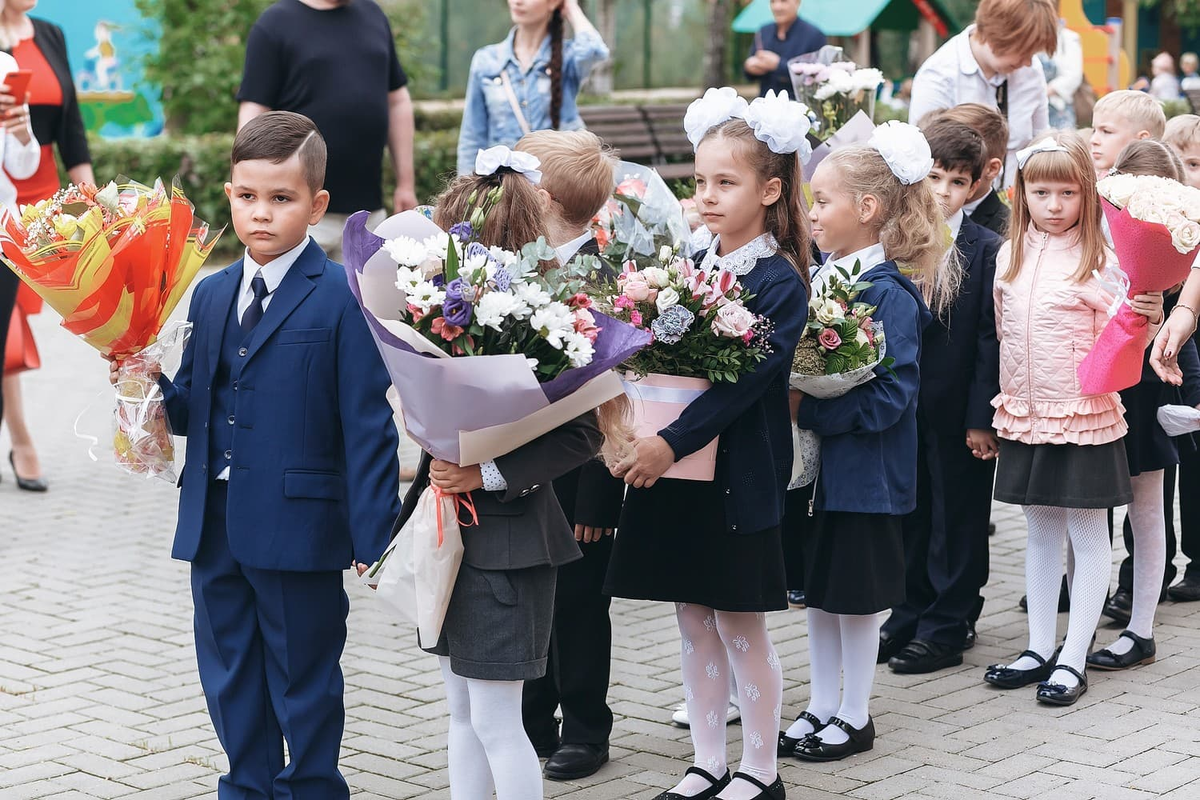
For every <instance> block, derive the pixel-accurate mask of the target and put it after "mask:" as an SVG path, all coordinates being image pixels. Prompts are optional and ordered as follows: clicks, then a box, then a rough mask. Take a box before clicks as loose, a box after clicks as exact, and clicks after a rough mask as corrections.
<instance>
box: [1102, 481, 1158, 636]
mask: <svg viewBox="0 0 1200 800" xmlns="http://www.w3.org/2000/svg"><path fill="white" fill-rule="evenodd" d="M1131 480H1132V481H1133V502H1132V503H1130V504H1129V508H1128V510H1127V511H1126V513H1127V514H1129V524H1130V526H1131V527H1132V528H1133V614H1132V615H1131V616H1130V619H1129V630H1131V631H1132V632H1134V633H1136V634H1137V635H1138V636H1142V637H1144V638H1150V637H1152V636H1153V635H1154V612H1155V610H1156V609H1157V608H1158V598H1159V597H1160V596H1161V594H1162V584H1163V575H1164V572H1165V570H1166V568H1167V523H1166V516H1165V509H1164V508H1163V471H1162V470H1161V469H1160V470H1155V471H1154V472H1143V473H1142V474H1141V475H1136V476H1134V477H1133V478H1132V479H1131ZM1132 647H1133V641H1132V640H1130V639H1128V638H1126V637H1121V638H1119V639H1117V641H1116V642H1114V643H1113V644H1110V645H1109V646H1108V649H1109V650H1110V651H1111V652H1113V653H1116V654H1117V655H1121V654H1122V653H1127V652H1129V650H1130V648H1132Z"/></svg>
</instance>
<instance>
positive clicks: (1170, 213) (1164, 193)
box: [1096, 174, 1200, 253]
mask: <svg viewBox="0 0 1200 800" xmlns="http://www.w3.org/2000/svg"><path fill="white" fill-rule="evenodd" d="M1096 188H1097V189H1099V190H1100V195H1101V196H1102V197H1103V198H1104V199H1105V200H1107V201H1108V202H1109V203H1111V204H1112V205H1113V206H1115V207H1116V208H1117V209H1124V210H1126V211H1128V212H1129V216H1130V217H1132V218H1133V219H1135V220H1140V221H1142V222H1150V223H1156V224H1159V225H1163V226H1165V227H1166V229H1167V231H1168V232H1169V233H1170V234H1171V244H1172V246H1174V248H1175V249H1176V250H1177V251H1179V252H1180V253H1190V252H1192V251H1193V250H1195V249H1196V245H1198V244H1200V189H1193V188H1192V187H1190V186H1185V185H1183V184H1182V183H1179V182H1178V181H1173V180H1171V179H1170V178H1159V177H1157V176H1154V175H1121V174H1116V175H1110V176H1108V177H1107V178H1102V179H1101V180H1100V181H1099V183H1098V184H1097V185H1096ZM1109 224H1110V226H1111V221H1110V223H1109Z"/></svg>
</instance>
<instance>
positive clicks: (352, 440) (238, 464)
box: [159, 240, 400, 572]
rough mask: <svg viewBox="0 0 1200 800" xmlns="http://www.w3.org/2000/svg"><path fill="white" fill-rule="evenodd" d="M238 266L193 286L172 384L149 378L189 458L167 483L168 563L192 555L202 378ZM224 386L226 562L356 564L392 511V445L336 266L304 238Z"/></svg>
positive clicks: (202, 427)
mask: <svg viewBox="0 0 1200 800" xmlns="http://www.w3.org/2000/svg"><path fill="white" fill-rule="evenodd" d="M241 285H242V262H241V261H240V260H239V261H238V262H237V263H235V264H233V265H231V266H229V267H227V268H226V269H224V270H222V271H221V272H218V273H216V274H215V275H210V276H209V277H207V278H205V279H204V280H202V281H201V282H200V283H199V284H198V285H197V286H196V289H195V292H194V293H193V294H192V302H191V307H190V308H189V310H188V319H189V320H191V322H192V325H193V326H194V327H193V330H192V336H191V339H190V340H189V341H188V343H187V346H186V347H185V348H184V351H183V362H182V364H181V365H180V368H179V371H178V372H177V373H176V375H175V378H174V380H168V379H167V378H166V376H163V377H162V378H160V380H159V383H160V385H161V387H162V389H163V395H164V398H165V400H166V407H167V414H168V416H169V418H170V421H171V425H172V428H173V429H174V430H175V432H176V433H177V434H180V435H184V436H187V438H188V443H189V445H190V447H189V448H188V457H187V460H186V463H185V465H184V468H183V474H182V476H181V478H180V486H181V489H182V491H181V493H180V496H179V523H178V526H177V528H176V530H175V545H174V548H173V550H172V552H171V555H172V557H174V558H179V559H183V560H185V561H191V560H192V559H194V558H195V556H196V553H197V550H198V549H199V546H200V536H201V531H202V528H203V524H204V508H205V498H206V495H207V493H208V489H209V486H210V485H211V484H212V481H213V479H214V478H215V476H214V475H211V474H210V473H211V471H212V470H211V469H210V468H209V465H208V463H207V459H208V424H209V417H210V414H211V407H212V396H213V386H212V380H213V375H214V373H215V371H216V367H217V357H218V354H219V352H220V348H221V337H222V336H223V334H224V329H225V324H226V320H227V319H228V314H229V310H230V307H231V306H232V305H233V304H234V303H236V302H237V295H238V292H239V291H240V290H241ZM231 379H232V380H234V381H235V387H236V391H235V392H234V393H233V395H234V398H235V400H234V404H235V405H234V408H235V411H234V417H235V419H236V420H237V426H236V428H235V430H234V435H233V448H232V449H233V458H232V461H231V462H230V468H231V476H230V477H231V480H230V482H229V499H228V510H227V526H228V536H229V549H230V551H231V552H232V553H233V557H234V558H235V559H236V560H237V561H238V563H240V564H243V565H245V566H249V567H255V568H258V569H274V570H285V571H298V572H312V571H327V570H342V569H346V568H348V567H349V566H350V562H351V561H352V560H354V561H360V562H363V563H367V564H370V563H372V562H373V561H375V560H376V559H377V558H378V557H379V555H380V554H381V553H382V552H383V549H384V548H385V547H386V546H387V543H388V531H389V530H391V525H392V521H393V520H394V519H395V518H396V515H397V514H399V512H400V502H399V488H400V487H399V464H398V462H397V456H396V452H397V448H398V447H399V439H398V436H397V433H396V427H395V425H394V424H393V422H392V409H391V406H390V405H389V404H388V401H387V397H386V394H387V389H388V386H389V383H390V382H389V379H388V374H387V371H386V369H385V368H384V366H383V361H382V359H381V358H380V356H379V350H378V349H377V348H376V345H375V342H374V340H373V339H372V338H371V333H370V331H369V330H368V329H367V323H366V320H365V319H364V318H363V315H362V311H361V310H360V309H359V307H358V303H357V302H356V301H355V299H354V296H353V295H352V294H351V293H350V288H349V286H347V284H346V274H345V272H344V271H343V269H342V267H341V266H340V265H339V264H336V263H335V262H332V261H330V260H329V259H328V258H326V256H325V251H324V250H322V249H321V247H320V246H319V245H318V244H317V243H316V242H314V241H312V240H310V241H309V243H308V247H307V248H305V250H304V251H303V252H302V253H301V254H300V257H299V258H298V259H297V260H296V263H295V264H293V265H292V267H291V269H289V270H288V272H287V275H285V276H284V279H283V282H282V283H280V284H279V288H278V289H276V290H275V293H274V295H273V297H272V299H271V303H270V305H268V306H267V310H266V312H265V313H264V315H263V318H262V320H261V321H260V322H259V323H258V325H257V327H255V329H254V332H253V334H252V336H251V339H250V344H249V346H248V347H247V348H246V354H245V356H243V357H241V358H239V359H238V362H237V363H235V364H233V366H232V374H231Z"/></svg>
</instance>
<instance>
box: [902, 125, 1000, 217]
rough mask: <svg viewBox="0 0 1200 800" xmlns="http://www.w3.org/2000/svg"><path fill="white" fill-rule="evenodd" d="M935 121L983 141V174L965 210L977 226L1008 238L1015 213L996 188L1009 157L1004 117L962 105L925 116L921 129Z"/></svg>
mask: <svg viewBox="0 0 1200 800" xmlns="http://www.w3.org/2000/svg"><path fill="white" fill-rule="evenodd" d="M934 120H950V121H952V122H961V123H962V124H964V125H966V126H968V127H969V128H971V129H972V130H973V131H975V132H976V133H978V134H979V135H980V136H981V137H982V138H983V149H984V164H983V172H982V174H981V175H980V180H979V185H978V186H977V187H976V188H975V189H974V190H973V191H972V192H971V196H970V197H969V198H967V202H966V203H965V204H964V206H963V210H964V211H965V212H966V214H967V216H968V217H970V218H971V221H972V222H974V223H975V224H976V225H979V226H981V227H984V228H987V229H988V230H990V231H993V232H994V233H997V234H999V235H1000V236H1001V237H1004V236H1008V221H1009V218H1010V217H1011V216H1012V209H1011V208H1009V207H1008V204H1007V203H1006V202H1004V199H1003V198H1002V197H1001V196H1000V193H999V192H997V191H996V189H995V188H994V184H995V181H996V178H997V177H998V176H1000V175H1001V174H1003V172H1004V159H1005V157H1006V156H1007V155H1008V123H1007V122H1006V121H1005V119H1004V115H1003V114H1001V113H1000V112H999V111H997V110H996V109H995V108H992V107H991V106H985V105H981V104H980V103H963V104H962V105H957V106H954V107H953V108H947V109H943V110H941V111H935V112H933V113H932V114H926V115H925V119H923V120H921V128H922V129H924V128H927V127H929V126H930V125H931V124H932V123H933V121H934Z"/></svg>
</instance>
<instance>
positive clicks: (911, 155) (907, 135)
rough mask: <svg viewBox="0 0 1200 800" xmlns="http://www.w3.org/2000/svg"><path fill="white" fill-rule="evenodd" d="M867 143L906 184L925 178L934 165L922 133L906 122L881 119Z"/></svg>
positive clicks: (918, 181)
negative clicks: (881, 121) (881, 122)
mask: <svg viewBox="0 0 1200 800" xmlns="http://www.w3.org/2000/svg"><path fill="white" fill-rule="evenodd" d="M867 146H868V147H870V148H872V149H874V150H877V151H878V152H879V155H881V156H883V160H884V161H886V162H887V165H888V169H890V170H891V171H892V174H893V175H895V176H896V179H897V180H898V181H900V182H901V183H903V184H904V185H905V186H911V185H912V184H914V183H920V182H921V181H923V180H925V178H926V177H928V175H929V172H930V170H932V169H933V153H932V152H931V151H930V149H929V142H928V141H926V139H925V134H923V133H921V131H920V130H919V129H918V128H916V127H915V126H913V125H909V124H908V123H907V122H897V121H895V120H889V121H887V122H885V123H883V124H882V125H880V126H879V127H878V128H876V129H875V132H874V133H872V134H871V138H870V139H869V140H868V141H867Z"/></svg>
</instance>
